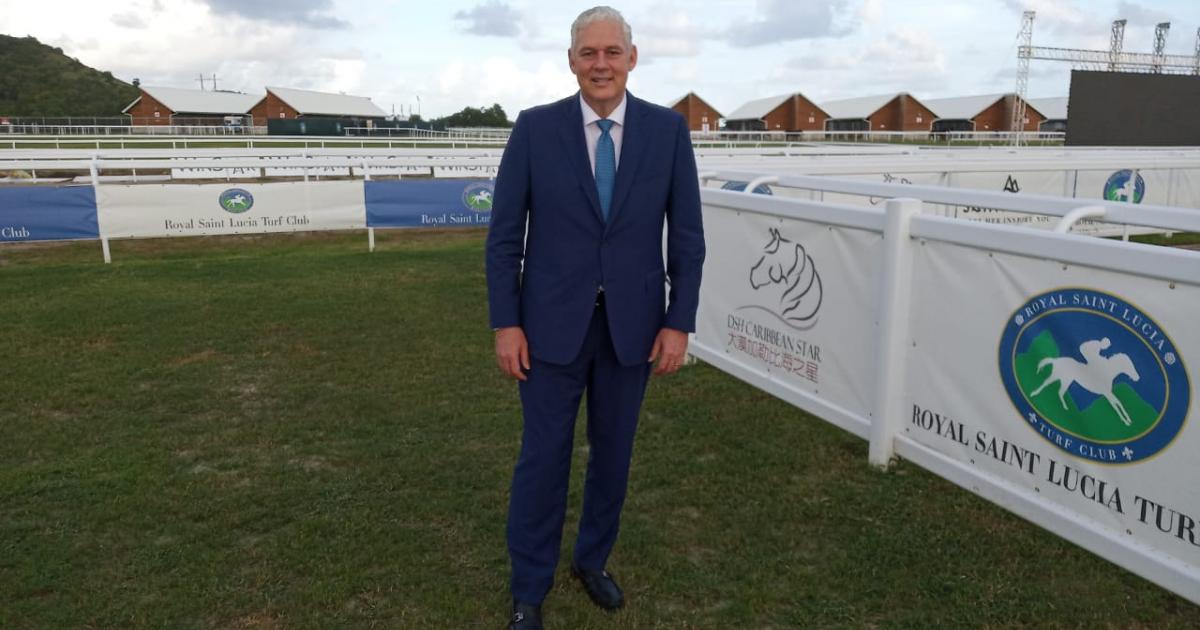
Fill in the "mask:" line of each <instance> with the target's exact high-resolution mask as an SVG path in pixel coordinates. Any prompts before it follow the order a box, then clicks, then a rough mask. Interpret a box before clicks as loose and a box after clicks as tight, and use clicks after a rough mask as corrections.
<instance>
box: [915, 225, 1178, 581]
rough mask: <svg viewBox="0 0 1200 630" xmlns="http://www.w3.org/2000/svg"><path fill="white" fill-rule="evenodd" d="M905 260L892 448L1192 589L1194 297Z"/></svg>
mask: <svg viewBox="0 0 1200 630" xmlns="http://www.w3.org/2000/svg"><path fill="white" fill-rule="evenodd" d="M914 256H915V258H914V269H913V282H914V284H913V292H912V305H913V313H912V317H911V322H912V324H911V325H912V330H911V339H910V340H909V341H910V342H911V343H910V345H911V347H910V348H909V349H908V361H907V366H906V369H905V371H904V374H905V379H906V384H905V387H904V391H905V394H906V397H905V398H906V402H905V407H904V413H905V417H906V421H905V426H904V428H903V430H902V434H903V435H904V436H905V437H908V438H911V439H913V440H916V441H918V442H920V443H922V444H924V445H926V446H928V447H930V448H932V449H934V450H936V451H938V452H940V453H942V454H944V455H946V456H947V457H950V458H952V459H954V460H956V461H958V462H960V463H961V464H963V465H965V466H968V467H971V468H974V469H976V470H978V471H980V472H981V473H984V474H986V475H987V476H990V477H992V478H998V479H1000V480H1002V481H1003V482H1004V483H1006V484H1009V485H1011V486H1012V487H1014V488H1017V489H1020V490H1022V491H1024V492H1027V493H1030V494H1031V495H1033V496H1039V497H1041V498H1043V499H1044V500H1047V501H1050V502H1053V503H1054V504H1057V505H1058V506H1060V507H1061V509H1062V510H1066V511H1067V512H1068V513H1069V514H1071V515H1072V516H1070V517H1068V518H1069V520H1071V521H1073V522H1075V523H1077V524H1079V526H1081V527H1084V528H1086V529H1089V530H1092V531H1102V532H1107V535H1109V536H1110V537H1112V538H1116V539H1126V540H1130V541H1132V542H1133V543H1135V544H1137V545H1141V546H1144V547H1145V549H1146V550H1147V553H1148V554H1150V555H1155V556H1157V557H1158V558H1159V561H1160V562H1164V563H1166V564H1173V563H1182V564H1183V565H1184V566H1185V569H1184V570H1185V571H1188V572H1190V573H1191V574H1192V575H1193V576H1196V575H1200V524H1198V521H1200V484H1197V483H1196V480H1197V479H1200V460H1197V458H1196V453H1198V452H1200V427H1197V426H1195V422H1194V420H1195V419H1194V418H1193V422H1190V423H1189V422H1188V421H1187V420H1188V415H1189V411H1190V409H1191V408H1194V407H1195V399H1196V396H1197V393H1198V389H1197V385H1196V375H1195V374H1194V373H1189V372H1188V370H1187V366H1188V365H1200V356H1192V355H1191V354H1188V351H1189V350H1195V349H1197V348H1200V329H1198V328H1197V327H1196V314H1197V313H1200V288H1198V287H1197V286H1195V285H1183V284H1178V283H1167V282H1156V281H1154V280H1151V279H1148V278H1145V277H1138V276H1132V275H1128V274H1123V273H1116V272H1111V271H1106V270H1101V269H1095V268H1086V267H1080V266H1064V265H1062V264H1061V263H1058V262H1053V261H1048V260H1036V259H1030V258H1024V257H1019V256H1013V255H1005V254H1000V253H990V252H987V251H982V250H974V249H970V248H967V247H961V246H957V245H949V244H945V243H941V242H938V241H932V240H931V241H928V242H924V243H922V246H921V247H918V248H916V253H915V254H914ZM1191 415H1195V414H1191ZM1193 579H1195V578H1194V577H1193Z"/></svg>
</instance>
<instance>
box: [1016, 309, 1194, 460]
mask: <svg viewBox="0 0 1200 630" xmlns="http://www.w3.org/2000/svg"><path fill="white" fill-rule="evenodd" d="M1178 352H1179V351H1178V349H1177V348H1176V347H1175V344H1174V343H1172V342H1171V339H1170V337H1168V336H1167V331H1165V330H1163V329H1162V327H1160V326H1159V325H1158V322H1156V321H1154V319H1152V318H1151V317H1150V316H1149V315H1147V314H1146V313H1144V312H1142V310H1141V309H1139V308H1137V307H1136V306H1134V305H1132V304H1130V303H1129V302H1126V301H1125V300H1123V299H1121V298H1119V297H1117V296H1115V295H1111V294H1108V293H1103V292H1101V291H1096V290H1093V289H1083V288H1074V287H1072V288H1065V289H1055V290H1053V291H1049V292H1046V293H1043V294H1041V295H1038V296H1036V297H1034V298H1032V299H1030V300H1029V301H1028V302H1026V303H1025V304H1023V305H1021V307H1020V308H1018V309H1017V310H1016V311H1015V312H1014V313H1013V314H1012V316H1010V317H1009V318H1008V322H1007V323H1006V324H1005V327H1004V333H1003V334H1002V335H1001V337H1000V379H1001V380H1002V381H1003V382H1004V389H1005V391H1007V393H1008V397H1009V398H1010V399H1012V402H1013V405H1015V406H1016V408H1017V411H1018V412H1019V413H1020V414H1021V419H1022V420H1023V421H1024V422H1025V423H1026V424H1028V425H1029V427H1030V428H1032V429H1033V430H1034V431H1036V432H1037V434H1038V435H1040V436H1041V437H1042V438H1043V439H1045V440H1046V441H1047V442H1049V443H1051V444H1053V445H1054V446H1055V447H1057V448H1059V449H1061V450H1063V451H1065V452H1067V453H1069V454H1071V455H1074V456H1076V457H1082V458H1084V459H1090V460H1092V461H1096V462H1101V463H1105V464H1129V463H1133V462H1138V461H1141V460H1144V459H1146V458H1149V457H1153V456H1154V455H1155V454H1157V453H1158V452H1159V451H1162V450H1163V449H1165V448H1166V447H1167V446H1168V445H1170V444H1171V441H1172V440H1174V439H1175V436H1176V435H1178V434H1179V431H1180V430H1181V429H1182V428H1183V423H1184V420H1185V419H1186V418H1187V412H1188V403H1189V396H1190V395H1191V385H1190V384H1189V382H1188V375H1187V371H1186V369H1185V368H1184V365H1183V357H1182V356H1180V355H1179V353H1178Z"/></svg>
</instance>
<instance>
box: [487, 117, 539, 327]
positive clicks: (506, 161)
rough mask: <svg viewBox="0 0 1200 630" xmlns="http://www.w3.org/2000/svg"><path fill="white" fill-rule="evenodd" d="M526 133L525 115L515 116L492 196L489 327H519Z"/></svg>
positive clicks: (526, 197)
mask: <svg viewBox="0 0 1200 630" xmlns="http://www.w3.org/2000/svg"><path fill="white" fill-rule="evenodd" d="M529 175H530V173H529V130H528V124H527V116H525V114H523V113H522V114H521V115H518V116H517V122H516V124H515V125H514V126H513V130H512V133H511V134H510V135H509V137H508V144H506V145H505V147H504V155H503V157H501V158H500V169H499V172H497V174H496V191H495V194H494V196H493V197H492V218H491V222H490V224H489V225H488V235H487V247H486V254H485V265H486V268H487V288H488V319H489V321H490V322H491V326H492V328H505V327H508V326H520V325H521V263H522V261H523V260H524V258H525V227H526V223H527V221H528V218H529Z"/></svg>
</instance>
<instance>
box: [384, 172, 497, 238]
mask: <svg viewBox="0 0 1200 630" xmlns="http://www.w3.org/2000/svg"><path fill="white" fill-rule="evenodd" d="M365 184H366V202H367V227H455V226H457V227H482V226H486V225H487V224H488V222H489V221H491V217H492V191H493V185H494V181H493V180H487V179H446V180H420V181H414V180H409V181H403V180H401V181H369V182H366V183H365Z"/></svg>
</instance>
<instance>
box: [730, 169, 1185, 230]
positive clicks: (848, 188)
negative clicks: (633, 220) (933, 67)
mask: <svg viewBox="0 0 1200 630" xmlns="http://www.w3.org/2000/svg"><path fill="white" fill-rule="evenodd" d="M759 175H761V173H754V172H749V173H747V172H729V171H726V172H718V173H717V174H716V175H715V176H714V179H720V180H726V181H749V180H751V179H754V178H755V177H758V176H759ZM776 186H780V187H783V188H795V189H800V190H814V191H825V192H833V193H842V194H848V195H859V196H863V197H881V198H885V199H891V198H901V197H912V198H915V199H919V200H921V201H923V202H925V203H937V204H948V205H957V206H975V207H983V208H992V209H996V210H1009V211H1012V212H1021V213H1026V214H1043V215H1051V216H1058V217H1061V216H1064V215H1066V214H1067V213H1068V212H1070V211H1072V210H1074V209H1075V208H1078V207H1079V206H1080V205H1082V204H1081V200H1079V199H1074V198H1070V197H1053V196H1050V195H1035V194H1026V193H1022V194H1019V195H1014V194H1011V193H1005V192H992V191H983V190H972V189H964V188H945V187H940V186H917V185H912V184H885V183H878V182H869V181H861V180H850V179H839V178H835V177H814V176H809V175H781V176H780V177H779V183H778V184H776ZM1086 204H1087V205H1095V206H1100V207H1102V208H1104V209H1105V212H1106V214H1105V222H1107V223H1119V224H1126V225H1137V226H1145V227H1155V228H1161V229H1164V230H1177V231H1185V232H1200V211H1196V210H1192V209H1185V208H1171V207H1167V206H1153V205H1142V204H1138V205H1132V204H1129V203H1123V202H1115V201H1103V200H1098V199H1088V200H1087V201H1086Z"/></svg>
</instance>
